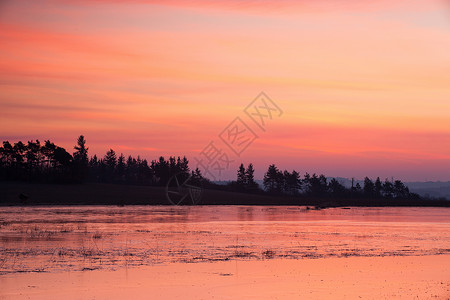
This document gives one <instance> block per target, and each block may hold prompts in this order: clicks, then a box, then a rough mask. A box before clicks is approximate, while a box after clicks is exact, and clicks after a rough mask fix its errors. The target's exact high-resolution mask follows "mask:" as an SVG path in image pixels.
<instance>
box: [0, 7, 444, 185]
mask: <svg viewBox="0 0 450 300" xmlns="http://www.w3.org/2000/svg"><path fill="white" fill-rule="evenodd" d="M394 2H395V3H394ZM449 49H450V5H449V4H448V2H446V1H443V0H442V1H439V0H433V1H425V0H423V1H419V0H417V1H384V0H380V1H370V2H368V3H367V4H366V3H365V2H360V1H353V0H352V1H331V0H319V1H289V0H285V1H225V0H217V1H206V0H200V1H131V2H128V1H114V0H99V1H71V0H67V1H56V0H55V1H53V0H51V1H42V2H41V1H22V0H15V1H2V2H1V3H0V70H1V71H0V126H1V131H0V139H1V140H2V141H3V140H10V141H11V142H16V141H19V140H22V141H28V140H31V139H36V138H37V139H40V140H41V141H43V140H44V139H50V140H52V141H53V142H55V143H56V144H58V145H61V146H63V147H65V148H66V149H67V150H68V151H69V152H72V149H73V146H74V145H75V143H76V138H77V137H78V136H79V135H80V134H83V135H84V136H85V137H86V140H87V144H88V147H89V155H94V154H97V155H98V156H103V155H104V154H105V153H106V151H107V150H108V149H109V148H112V149H114V150H115V151H116V152H118V153H121V152H122V153H124V154H125V155H129V154H131V155H141V156H142V157H144V158H147V159H149V160H152V159H156V158H157V157H159V156H161V155H162V156H166V157H167V156H169V155H176V156H178V155H186V156H187V157H188V158H189V159H190V160H191V168H192V167H195V164H194V157H195V156H197V155H198V154H199V151H201V150H202V149H203V148H204V147H205V146H206V145H207V144H208V143H209V142H210V141H212V140H214V141H217V143H219V141H220V139H219V138H218V135H219V133H220V132H222V130H223V129H224V128H225V127H226V126H227V125H228V124H229V123H230V122H231V121H232V120H233V119H234V118H236V117H238V116H240V117H242V119H243V120H244V121H245V122H248V123H247V124H248V125H249V126H253V127H252V129H253V130H255V133H256V134H257V135H258V139H256V140H255V142H254V143H252V144H251V145H250V146H249V147H248V148H247V149H246V150H245V152H243V153H242V155H241V157H237V156H232V155H231V153H230V158H231V159H233V160H234V161H235V163H234V164H232V165H231V166H230V170H229V171H228V172H225V173H224V174H223V176H222V178H220V179H231V178H233V179H234V177H235V173H236V167H237V166H238V164H239V163H240V162H243V163H249V162H253V163H254V164H255V168H256V173H255V174H256V177H257V178H258V179H260V178H262V176H263V175H262V174H263V173H264V172H265V171H266V170H267V166H268V165H269V164H271V163H276V164H277V166H279V168H281V169H289V170H292V169H296V170H297V171H299V172H300V173H302V174H303V173H304V172H310V173H324V174H326V175H328V176H340V177H349V178H350V177H356V178H362V177H363V176H370V177H376V176H380V177H381V178H383V179H384V178H386V177H389V178H391V177H395V178H401V179H402V180H411V181H412V180H450V172H449V171H448V170H450V152H449V149H450V51H449ZM261 91H264V92H266V93H267V95H268V96H269V97H271V99H272V100H273V101H274V102H275V103H276V104H277V105H278V106H279V107H280V108H281V109H282V110H283V115H282V116H281V117H277V118H274V119H273V120H271V121H270V122H268V124H267V130H266V131H265V132H263V131H261V130H259V131H258V128H257V127H255V124H252V121H251V120H250V119H248V118H247V119H245V114H244V113H243V110H244V109H245V107H246V106H247V105H248V104H249V103H250V102H251V101H252V100H253V99H254V98H255V97H256V96H257V95H258V94H259V93H260V92H261ZM221 147H223V148H224V149H226V146H225V145H223V144H222V145H221Z"/></svg>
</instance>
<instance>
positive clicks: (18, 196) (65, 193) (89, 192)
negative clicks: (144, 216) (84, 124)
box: [0, 181, 450, 208]
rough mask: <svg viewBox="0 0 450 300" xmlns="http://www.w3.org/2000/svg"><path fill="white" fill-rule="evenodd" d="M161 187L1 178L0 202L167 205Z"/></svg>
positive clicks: (224, 201)
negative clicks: (36, 181)
mask: <svg viewBox="0 0 450 300" xmlns="http://www.w3.org/2000/svg"><path fill="white" fill-rule="evenodd" d="M166 204H170V203H169V201H168V200H167V198H166V193H165V188H164V187H150V186H135V185H119V184H101V183H85V184H38V183H24V182H10V181H6V182H5V181H3V182H0V205H166ZM200 204H203V205H309V206H317V207H319V208H326V207H332V206H438V207H439V206H440V207H450V201H446V200H424V199H421V200H396V199H313V198H306V197H285V196H271V195H256V194H246V193H235V192H228V191H219V190H209V189H205V190H204V191H203V196H202V200H201V202H200Z"/></svg>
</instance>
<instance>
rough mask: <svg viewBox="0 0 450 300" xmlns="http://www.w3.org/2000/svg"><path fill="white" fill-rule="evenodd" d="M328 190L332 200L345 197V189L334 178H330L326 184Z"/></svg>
mask: <svg viewBox="0 0 450 300" xmlns="http://www.w3.org/2000/svg"><path fill="white" fill-rule="evenodd" d="M328 190H329V191H330V195H331V196H332V197H334V198H340V197H343V196H345V194H346V191H347V189H346V188H345V186H343V185H342V184H341V183H340V182H339V181H337V180H336V178H332V179H331V180H330V182H329V183H328Z"/></svg>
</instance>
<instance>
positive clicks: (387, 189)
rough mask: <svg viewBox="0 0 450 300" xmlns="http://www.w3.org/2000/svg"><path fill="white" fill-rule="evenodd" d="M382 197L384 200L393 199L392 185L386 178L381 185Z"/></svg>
mask: <svg viewBox="0 0 450 300" xmlns="http://www.w3.org/2000/svg"><path fill="white" fill-rule="evenodd" d="M383 196H384V197H385V198H392V197H394V185H393V184H392V182H390V181H389V180H388V179H387V178H386V180H385V181H384V183H383Z"/></svg>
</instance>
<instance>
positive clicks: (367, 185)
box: [364, 177, 375, 197]
mask: <svg viewBox="0 0 450 300" xmlns="http://www.w3.org/2000/svg"><path fill="white" fill-rule="evenodd" d="M374 193H375V185H374V183H373V182H372V180H370V179H369V177H366V178H364V195H365V196H366V197H372V196H373V195H374Z"/></svg>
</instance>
